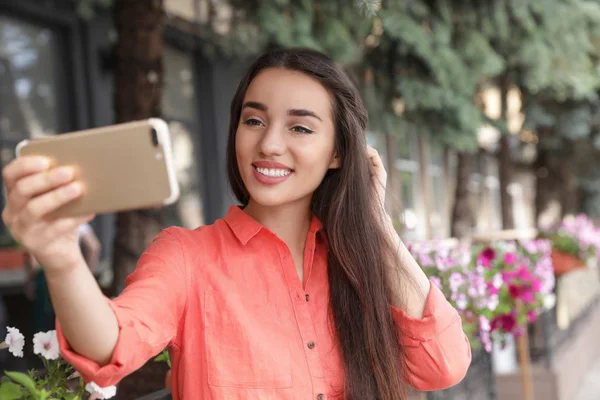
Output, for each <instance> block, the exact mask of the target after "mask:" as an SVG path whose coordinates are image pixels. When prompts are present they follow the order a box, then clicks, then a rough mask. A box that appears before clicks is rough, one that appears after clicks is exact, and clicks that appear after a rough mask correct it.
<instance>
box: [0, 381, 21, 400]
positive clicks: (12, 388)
mask: <svg viewBox="0 0 600 400" xmlns="http://www.w3.org/2000/svg"><path fill="white" fill-rule="evenodd" d="M22 398H23V393H22V391H21V386H19V385H17V384H16V383H14V382H4V383H2V385H0V399H2V400H16V399H22Z"/></svg>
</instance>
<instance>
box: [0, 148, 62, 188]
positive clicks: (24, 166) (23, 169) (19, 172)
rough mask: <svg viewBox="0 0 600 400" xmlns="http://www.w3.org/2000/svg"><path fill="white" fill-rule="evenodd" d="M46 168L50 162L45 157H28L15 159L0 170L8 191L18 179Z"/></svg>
mask: <svg viewBox="0 0 600 400" xmlns="http://www.w3.org/2000/svg"><path fill="white" fill-rule="evenodd" d="M48 168H50V160H49V159H47V158H45V157H37V156H30V157H19V158H16V159H15V160H13V161H11V162H10V163H9V164H8V165H7V166H6V167H4V169H3V170H2V178H3V180H4V185H5V186H6V188H7V189H8V190H10V189H12V187H13V186H14V185H15V183H17V181H19V179H21V178H23V177H25V176H27V175H31V174H35V173H38V172H42V171H46V170H47V169H48Z"/></svg>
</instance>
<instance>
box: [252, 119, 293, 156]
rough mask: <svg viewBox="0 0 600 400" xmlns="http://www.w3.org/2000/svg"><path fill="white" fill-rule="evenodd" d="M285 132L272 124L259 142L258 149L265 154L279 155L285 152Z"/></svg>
mask: <svg viewBox="0 0 600 400" xmlns="http://www.w3.org/2000/svg"><path fill="white" fill-rule="evenodd" d="M284 135H285V132H284V130H283V129H282V128H280V127H277V126H270V127H269V128H268V129H266V130H265V131H264V133H263V136H262V138H261V139H260V142H259V143H258V151H259V152H260V153H261V154H263V155H265V156H278V155H282V154H284V153H285V148H286V145H285V137H284Z"/></svg>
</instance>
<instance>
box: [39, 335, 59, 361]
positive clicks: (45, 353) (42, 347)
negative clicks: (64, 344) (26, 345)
mask: <svg viewBox="0 0 600 400" xmlns="http://www.w3.org/2000/svg"><path fill="white" fill-rule="evenodd" d="M33 353H34V354H39V355H41V356H42V357H44V358H45V359H46V360H56V359H58V356H59V355H60V354H59V348H58V338H57V336H56V331H48V332H38V333H36V334H35V335H33Z"/></svg>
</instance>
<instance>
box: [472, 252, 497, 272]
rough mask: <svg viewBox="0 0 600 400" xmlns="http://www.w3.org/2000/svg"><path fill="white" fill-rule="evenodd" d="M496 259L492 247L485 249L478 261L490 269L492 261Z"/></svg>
mask: <svg viewBox="0 0 600 400" xmlns="http://www.w3.org/2000/svg"><path fill="white" fill-rule="evenodd" d="M495 258H496V252H495V251H494V249H492V248H491V247H487V248H485V249H484V250H483V251H482V252H481V253H479V255H478V256H477V260H478V261H479V262H480V263H481V265H483V266H484V267H487V268H489V267H490V266H491V264H492V261H494V259H495Z"/></svg>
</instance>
